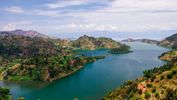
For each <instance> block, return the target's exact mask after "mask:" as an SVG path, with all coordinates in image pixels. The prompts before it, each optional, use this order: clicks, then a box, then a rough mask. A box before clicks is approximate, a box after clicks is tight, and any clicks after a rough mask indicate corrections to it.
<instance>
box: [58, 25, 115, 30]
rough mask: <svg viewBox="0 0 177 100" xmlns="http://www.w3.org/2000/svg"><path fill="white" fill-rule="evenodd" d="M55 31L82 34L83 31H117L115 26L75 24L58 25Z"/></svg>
mask: <svg viewBox="0 0 177 100" xmlns="http://www.w3.org/2000/svg"><path fill="white" fill-rule="evenodd" d="M56 29H57V30H60V31H62V30H67V29H69V31H68V32H71V31H74V32H77V31H79V32H84V31H116V30H117V29H118V27H117V26H114V25H103V24H76V23H70V24H66V25H59V26H57V27H56Z"/></svg>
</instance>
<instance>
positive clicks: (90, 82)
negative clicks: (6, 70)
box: [0, 42, 168, 100]
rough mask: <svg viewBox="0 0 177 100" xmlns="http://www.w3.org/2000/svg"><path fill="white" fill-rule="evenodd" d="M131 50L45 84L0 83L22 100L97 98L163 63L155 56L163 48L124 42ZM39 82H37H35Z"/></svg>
mask: <svg viewBox="0 0 177 100" xmlns="http://www.w3.org/2000/svg"><path fill="white" fill-rule="evenodd" d="M128 45H130V46H131V47H132V50H133V51H134V52H133V53H129V54H122V55H111V54H110V55H108V56H107V57H106V58H105V59H101V60H98V61H96V62H94V63H90V64H87V65H86V66H85V68H84V69H82V70H80V71H78V72H76V73H75V74H73V75H71V76H69V77H67V78H64V79H61V80H57V81H55V82H52V83H50V84H49V85H47V86H46V87H40V86H36V85H35V86H34V84H32V83H28V85H22V84H21V85H20V84H17V83H6V82H0V85H1V86H8V87H10V89H11V91H12V92H11V93H12V94H13V96H14V97H15V98H16V97H19V96H24V97H25V98H26V100H37V99H38V98H39V100H73V99H74V98H75V97H78V98H79V100H100V99H101V98H102V97H103V96H104V95H105V94H106V93H107V92H108V91H110V90H112V89H114V88H117V87H118V86H119V85H121V84H122V83H123V82H125V81H126V80H129V79H135V78H137V77H138V76H140V75H142V71H143V70H145V69H150V68H153V67H155V66H159V65H162V64H164V62H163V61H160V60H158V56H159V55H160V54H161V53H163V52H165V51H168V49H166V48H162V47H158V46H156V45H150V44H145V43H139V42H136V43H128ZM83 54H85V55H89V56H90V55H92V56H94V55H103V54H107V52H106V50H96V51H84V52H83ZM38 85H40V84H38Z"/></svg>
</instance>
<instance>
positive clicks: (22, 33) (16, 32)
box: [0, 29, 50, 38]
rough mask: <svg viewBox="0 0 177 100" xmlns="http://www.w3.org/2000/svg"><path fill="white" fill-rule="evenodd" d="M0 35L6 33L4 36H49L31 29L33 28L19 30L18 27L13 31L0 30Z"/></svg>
mask: <svg viewBox="0 0 177 100" xmlns="http://www.w3.org/2000/svg"><path fill="white" fill-rule="evenodd" d="M0 35H1V36H3V35H6V36H8V35H20V36H27V37H31V38H34V37H42V38H50V37H49V36H47V35H44V34H41V33H39V32H37V31H33V30H29V31H24V30H20V29H18V30H14V31H1V32H0Z"/></svg>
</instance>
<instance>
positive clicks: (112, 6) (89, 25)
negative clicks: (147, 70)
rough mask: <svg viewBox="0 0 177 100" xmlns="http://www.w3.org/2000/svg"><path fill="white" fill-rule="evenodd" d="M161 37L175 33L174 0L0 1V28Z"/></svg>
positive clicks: (176, 2) (66, 34) (63, 34)
mask: <svg viewBox="0 0 177 100" xmlns="http://www.w3.org/2000/svg"><path fill="white" fill-rule="evenodd" d="M15 29H24V30H36V31H39V32H41V33H44V34H48V35H53V36H58V37H60V36H61V37H70V38H72V37H77V36H79V35H83V34H89V35H96V36H108V37H114V38H119V37H120V36H121V38H125V37H126V38H127V37H131V36H134V37H137V38H138V37H139V38H140V37H143V36H144V37H151V38H162V37H165V36H168V35H170V34H173V33H172V32H177V31H175V30H177V0H0V30H2V31H10V30H15Z"/></svg>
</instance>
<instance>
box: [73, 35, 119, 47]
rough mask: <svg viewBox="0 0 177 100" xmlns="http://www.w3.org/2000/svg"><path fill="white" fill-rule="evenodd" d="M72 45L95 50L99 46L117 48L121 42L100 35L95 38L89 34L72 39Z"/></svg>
mask: <svg viewBox="0 0 177 100" xmlns="http://www.w3.org/2000/svg"><path fill="white" fill-rule="evenodd" d="M72 45H73V47H75V48H81V49H88V50H95V49H99V48H107V49H110V48H117V47H119V46H120V45H121V43H119V42H117V41H114V40H112V39H110V38H105V37H100V38H95V37H91V36H86V35H84V36H82V37H80V38H78V39H77V40H75V41H73V43H72Z"/></svg>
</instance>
